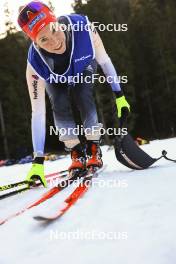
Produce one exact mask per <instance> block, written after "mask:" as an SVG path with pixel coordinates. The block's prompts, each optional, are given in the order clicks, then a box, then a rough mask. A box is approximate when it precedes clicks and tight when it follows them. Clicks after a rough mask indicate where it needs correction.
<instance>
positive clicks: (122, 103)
mask: <svg viewBox="0 0 176 264" xmlns="http://www.w3.org/2000/svg"><path fill="white" fill-rule="evenodd" d="M116 106H117V111H118V118H123V117H122V110H123V108H124V110H127V111H125V112H128V114H129V112H130V105H129V103H128V102H127V100H126V98H125V96H124V95H123V96H120V97H118V98H116Z"/></svg>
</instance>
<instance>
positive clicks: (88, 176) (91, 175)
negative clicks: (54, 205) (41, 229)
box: [33, 167, 105, 222]
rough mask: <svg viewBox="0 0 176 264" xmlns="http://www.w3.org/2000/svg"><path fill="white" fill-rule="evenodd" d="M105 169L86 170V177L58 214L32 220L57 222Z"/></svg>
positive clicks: (40, 216) (92, 168)
mask: <svg viewBox="0 0 176 264" xmlns="http://www.w3.org/2000/svg"><path fill="white" fill-rule="evenodd" d="M104 169H105V167H103V168H100V169H99V168H95V167H91V168H89V169H88V171H87V173H86V175H85V176H84V178H83V180H82V181H81V182H80V183H79V185H78V186H77V187H76V189H75V190H74V191H73V192H72V193H71V194H70V195H69V196H68V197H67V198H66V199H65V200H64V202H63V206H62V207H61V209H59V210H58V212H57V213H56V214H55V215H53V216H42V215H38V216H34V217H33V218H34V219H35V220H37V221H45V222H51V221H54V220H57V219H58V218H60V217H61V216H62V215H63V214H65V213H66V212H67V211H68V210H69V208H70V207H71V206H72V205H74V204H75V203H76V202H77V201H78V200H79V199H80V198H81V197H82V196H83V195H84V193H85V192H86V191H87V190H88V189H89V188H90V186H91V183H92V179H93V178H94V177H96V176H98V174H99V173H100V172H102V171H103V170H104Z"/></svg>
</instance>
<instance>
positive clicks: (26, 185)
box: [0, 170, 68, 200]
mask: <svg viewBox="0 0 176 264" xmlns="http://www.w3.org/2000/svg"><path fill="white" fill-rule="evenodd" d="M66 176H68V170H63V171H60V172H55V173H51V174H48V175H46V179H47V182H48V183H49V182H50V181H51V180H52V181H54V180H56V179H63V178H64V177H66ZM39 186H41V182H40V181H36V182H35V183H34V184H33V183H31V182H28V181H21V182H16V183H12V184H8V185H4V186H1V187H0V192H5V193H3V194H2V195H0V200H2V199H5V198H8V197H11V196H13V195H16V194H19V193H22V192H24V191H27V190H30V189H32V188H36V187H39ZM11 189H13V190H12V191H10V192H7V190H11Z"/></svg>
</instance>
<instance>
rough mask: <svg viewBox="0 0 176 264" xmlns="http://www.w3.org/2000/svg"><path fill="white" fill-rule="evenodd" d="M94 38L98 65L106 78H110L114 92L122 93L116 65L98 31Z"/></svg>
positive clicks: (94, 33) (93, 33)
mask: <svg viewBox="0 0 176 264" xmlns="http://www.w3.org/2000/svg"><path fill="white" fill-rule="evenodd" d="M92 37H93V43H94V48H95V59H96V61H97V63H98V64H99V65H100V66H101V68H102V70H103V72H104V74H105V76H106V77H110V79H109V80H110V82H109V83H110V85H111V87H112V90H113V91H114V92H119V91H121V87H120V85H119V83H118V76H117V72H116V70H115V68H114V65H113V63H112V61H111V59H110V57H109V56H108V54H107V53H106V50H105V48H104V45H103V42H102V40H101V38H100V36H99V34H98V32H97V31H96V30H94V31H93V32H92Z"/></svg>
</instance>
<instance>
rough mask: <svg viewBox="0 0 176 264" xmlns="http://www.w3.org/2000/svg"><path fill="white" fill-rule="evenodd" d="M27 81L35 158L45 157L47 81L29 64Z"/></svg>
mask: <svg viewBox="0 0 176 264" xmlns="http://www.w3.org/2000/svg"><path fill="white" fill-rule="evenodd" d="M26 79H27V84H28V90H29V95H30V99H31V106H32V120H31V129H32V142H33V150H34V156H43V154H44V145H45V133H46V127H45V123H46V110H45V81H44V80H42V79H41V78H39V77H38V76H37V75H36V73H35V72H34V70H33V69H32V67H31V65H30V64H29V63H28V64H27V69H26Z"/></svg>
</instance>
